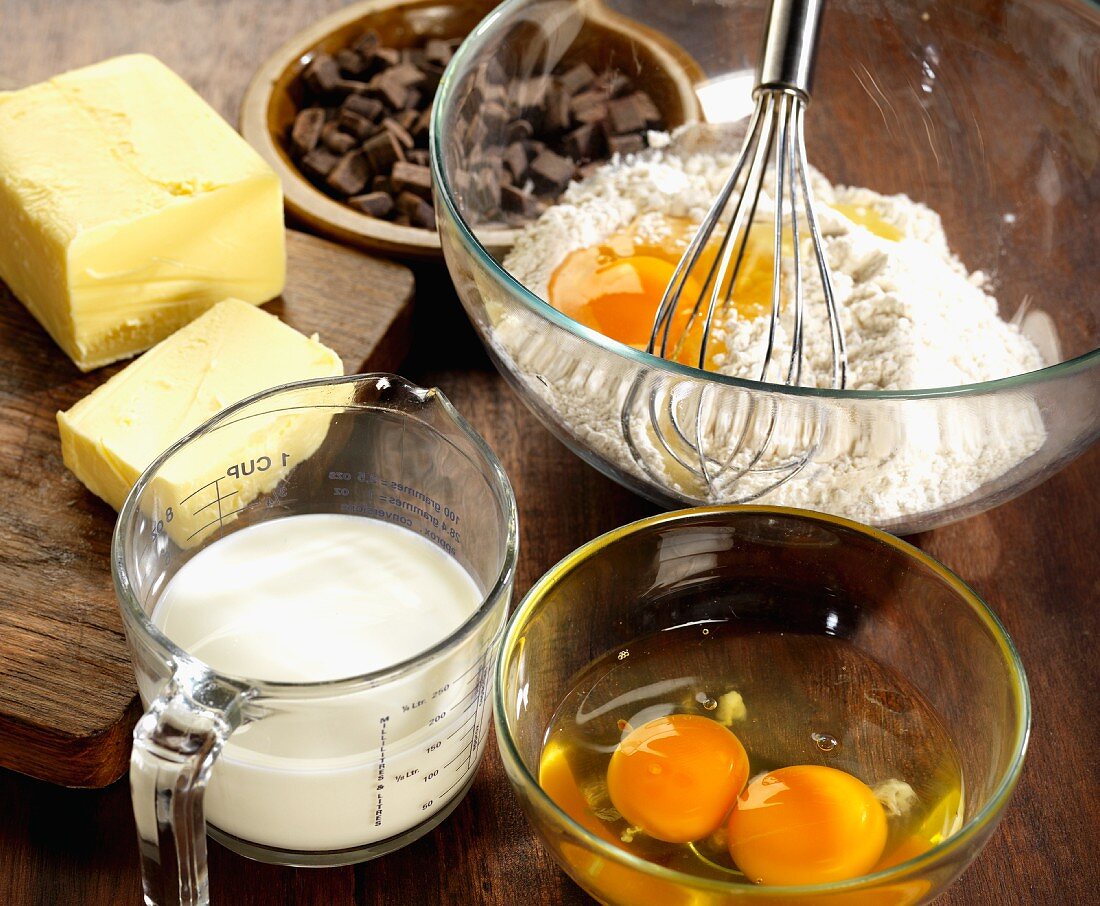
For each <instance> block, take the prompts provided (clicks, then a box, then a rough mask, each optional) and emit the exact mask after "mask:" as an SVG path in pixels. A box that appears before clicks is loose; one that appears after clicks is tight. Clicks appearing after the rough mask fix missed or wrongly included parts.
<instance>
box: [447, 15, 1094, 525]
mask: <svg viewBox="0 0 1100 906" xmlns="http://www.w3.org/2000/svg"><path fill="white" fill-rule="evenodd" d="M765 6H766V4H765V3H764V2H762V0H761V2H751V0H743V2H739V0H699V2H693V3H691V4H686V3H677V2H669V0H629V2H628V0H613V2H609V3H604V2H600V0H575V2H571V0H508V2H506V3H503V4H502V5H501V6H500V7H498V8H497V9H496V10H494V11H493V12H492V13H491V14H490V15H489V16H488V17H487V18H486V19H485V20H484V21H483V22H482V23H481V25H480V26H479V27H478V28H477V29H476V30H475V31H474V33H473V34H472V35H471V36H470V37H469V38H468V40H467V41H466V42H465V43H464V44H463V46H462V47H461V49H460V50H459V51H458V53H457V54H456V56H455V58H454V60H453V61H452V64H451V66H450V68H449V70H448V73H447V75H446V77H445V78H444V80H443V83H442V85H441V88H440V91H439V94H438V96H437V100H436V104H435V113H434V121H433V134H432V142H431V157H432V167H433V176H434V179H435V193H436V207H437V211H438V217H439V227H440V236H441V240H442V244H443V250H444V253H445V256H446V259H447V263H448V266H449V267H450V271H451V274H452V276H453V278H454V281H455V285H456V287H457V289H458V293H459V296H460V297H461V299H462V302H463V304H464V306H465V308H466V310H467V312H468V313H469V316H470V318H471V319H472V321H473V323H474V324H475V326H476V328H477V330H478V331H479V333H480V335H481V337H482V339H483V341H484V342H485V345H486V346H487V348H488V350H489V352H490V354H491V356H492V358H493V360H494V361H495V363H496V365H497V367H498V368H499V369H500V371H501V372H502V374H503V375H504V376H505V377H506V378H507V379H508V381H509V383H510V384H511V385H512V387H513V388H514V389H515V390H516V391H517V392H518V393H519V395H520V396H521V397H522V398H523V400H524V401H525V402H526V404H527V405H528V406H529V407H530V408H531V409H532V411H534V413H535V414H536V415H537V416H538V417H539V418H540V419H541V420H542V422H543V423H544V424H545V425H546V426H547V427H548V428H549V429H550V430H551V431H552V432H554V434H556V435H557V436H558V437H559V438H560V439H561V440H562V441H563V442H564V443H565V444H566V445H567V446H568V447H569V448H570V449H572V450H573V451H574V452H576V453H577V454H578V455H580V456H581V457H583V458H584V459H585V460H587V461H588V462H589V463H590V464H591V465H593V466H595V467H596V468H597V469H599V470H600V471H602V472H604V473H605V474H606V475H608V476H610V477H611V478H613V479H615V480H616V481H619V482H621V483H622V484H624V485H626V486H627V487H629V488H632V489H634V490H635V491H637V492H638V493H641V494H643V495H645V496H646V497H648V498H650V499H651V500H653V501H655V502H657V503H659V504H661V505H663V506H666V507H675V506H682V505H684V504H685V503H692V504H695V503H744V502H752V501H756V502H762V503H772V504H785V505H799V506H805V507H807V508H810V509H816V510H823V511H827V512H832V513H836V514H840V515H845V516H848V517H851V518H855V519H860V520H862V521H864V522H869V523H871V524H874V525H877V526H878V527H881V528H885V529H887V530H889V531H892V532H895V533H897V534H906V533H910V532H916V531H922V530H925V529H929V528H933V527H935V526H938V525H942V524H945V523H947V522H951V521H954V520H957V519H961V518H964V517H966V516H970V515H972V514H975V513H978V512H981V511H983V510H986V509H988V508H990V507H992V506H995V505H997V504H999V503H1001V502H1003V501H1005V500H1008V499H1009V498H1011V497H1014V496H1016V495H1017V494H1020V493H1022V492H1023V491H1025V490H1027V489H1028V488H1030V487H1032V486H1034V485H1035V484H1037V483H1038V482H1040V481H1042V480H1043V479H1044V478H1046V477H1048V476H1049V475H1051V474H1052V473H1053V472H1055V471H1056V470H1058V469H1059V468H1061V467H1062V466H1063V465H1065V464H1066V463H1067V462H1069V461H1070V460H1071V459H1073V458H1074V457H1075V456H1077V455H1078V454H1079V453H1081V452H1082V451H1083V450H1084V449H1085V448H1087V447H1088V446H1089V444H1090V443H1092V442H1093V441H1094V440H1095V439H1096V438H1097V436H1098V434H1100V406H1097V403H1096V401H1097V399H1098V398H1100V351H1098V349H1097V347H1098V346H1100V338H1098V332H1100V329H1098V324H1097V320H1098V318H1097V315H1098V311H1100V304H1098V297H1097V290H1096V287H1097V286H1098V285H1100V256H1098V255H1096V253H1095V249H1096V246H1097V235H1096V230H1095V228H1094V227H1092V226H1091V225H1092V224H1095V213H1096V204H1097V199H1098V197H1100V183H1098V180H1097V174H1098V173H1100V141H1098V139H1097V132H1096V123H1097V122H1098V121H1100V86H1098V83H1097V80H1096V72H1097V68H1098V67H1100V10H1098V8H1097V7H1096V6H1095V5H1092V4H1090V3H1087V2H1077V0H1005V2H991V0H962V2H960V0H942V2H937V0H921V2H909V0H874V2H863V0H832V2H830V3H829V4H828V7H827V9H826V12H825V15H824V20H823V30H822V38H821V44H820V48H819V51H818V59H817V73H816V83H815V88H814V97H813V101H812V103H811V104H810V108H809V112H808V114H807V146H808V148H809V158H810V163H811V164H813V165H815V166H816V167H818V168H819V169H820V170H821V171H823V173H824V174H825V175H826V176H827V177H829V179H830V180H832V181H833V182H834V183H839V184H845V185H859V186H866V187H868V188H871V189H873V190H875V191H877V192H880V193H883V194H887V195H890V194H895V193H905V194H906V195H908V196H910V197H911V198H913V199H914V200H917V201H920V202H923V203H924V204H926V205H928V206H930V207H931V208H932V209H933V210H935V211H937V212H938V213H939V214H940V215H941V217H942V219H943V223H944V227H945V231H946V234H947V237H948V240H949V242H950V244H951V247H952V250H953V251H954V252H955V253H956V254H957V255H958V256H959V257H960V258H961V260H962V261H963V263H964V264H965V265H966V267H967V269H968V270H970V271H976V270H981V271H983V272H985V273H986V274H987V275H988V276H989V278H990V279H991V281H992V286H993V287H994V293H995V295H996V297H997V299H998V301H999V304H1000V311H1001V315H1002V316H1003V317H1005V318H1008V319H1014V320H1015V321H1016V322H1018V323H1019V324H1020V325H1021V328H1022V330H1023V331H1024V333H1025V334H1027V335H1028V336H1029V337H1030V338H1031V339H1032V340H1033V341H1034V342H1035V344H1036V346H1037V347H1038V348H1039V350H1040V352H1041V353H1042V355H1043V359H1044V361H1045V362H1046V363H1047V367H1044V368H1042V369H1040V370H1036V371H1032V372H1030V373H1027V374H1021V375H1015V376H1011V377H1006V378H1003V379H1001V380H995V381H989V382H986V383H981V384H970V385H967V386H961V387H940V388H935V389H925V390H915V391H889V392H885V391H882V392H879V391H845V392H838V391H832V390H819V389H797V388H791V387H787V386H783V385H776V384H765V383H760V382H755V381H751V380H739V379H736V378H732V377H725V376H722V375H717V374H713V373H709V372H703V371H699V370H697V369H694V368H691V367H687V366H683V365H679V364H675V363H672V362H668V361H664V360H661V359H659V358H656V357H654V356H651V355H648V354H647V353H645V352H640V351H637V350H635V349H633V348H631V347H629V346H626V345H623V344H620V343H618V342H616V341H614V340H610V339H608V338H606V337H604V336H602V335H600V334H599V333H596V332H594V331H592V330H590V329H588V328H586V327H583V326H581V325H579V324H578V323H576V322H574V321H573V320H571V319H570V318H568V317H566V316H564V315H562V314H561V313H560V312H558V311H556V310H555V309H553V308H552V307H551V306H549V305H547V304H546V303H544V302H543V301H541V300H540V299H539V298H537V297H536V296H535V295H534V294H533V293H531V292H529V291H528V290H527V289H526V288H525V287H524V286H522V285H521V284H520V283H519V282H518V281H517V280H515V279H514V278H513V277H512V276H511V275H510V274H509V273H507V272H506V271H505V270H504V269H503V268H502V266H501V264H500V263H499V262H500V258H501V249H500V247H501V243H502V241H504V240H502V237H504V238H505V240H506V238H507V237H506V236H505V234H506V232H507V231H503V230H501V229H499V228H498V227H497V226H494V225H493V223H492V221H493V218H494V216H496V217H498V218H499V215H494V213H493V212H494V208H495V206H496V204H497V202H496V200H495V199H494V196H493V193H492V192H491V191H490V192H486V191H484V188H485V183H484V181H480V180H479V179H478V178H477V176H478V173H477V171H478V169H479V168H482V167H485V166H488V165H491V159H492V155H493V153H494V151H493V149H494V148H499V147H502V146H503V144H504V142H505V141H506V140H507V138H506V136H505V135H504V134H503V132H502V127H500V126H498V125H496V124H495V123H494V122H488V123H486V122H485V121H483V120H482V116H481V114H482V106H481V105H480V104H479V98H480V97H481V94H480V87H481V86H480V81H481V80H482V79H483V78H484V73H485V67H486V64H487V63H488V61H490V60H495V61H497V62H498V63H500V64H501V65H502V66H503V67H504V69H505V71H506V72H507V73H508V74H509V75H511V76H514V77H521V76H531V75H539V74H542V73H547V72H549V71H551V70H552V69H553V68H554V66H555V65H556V64H557V63H559V61H564V62H565V63H571V62H574V61H581V60H584V61H588V62H590V63H591V65H593V67H594V68H597V69H599V68H600V67H604V66H609V65H610V66H617V67H620V68H621V69H623V70H624V71H626V72H627V73H628V74H629V75H630V76H631V77H632V78H633V79H634V80H635V83H636V84H637V85H639V87H642V88H645V89H646V90H647V91H648V92H649V93H650V94H651V95H652V96H653V98H654V100H655V101H656V102H657V104H658V106H659V107H660V108H661V109H662V111H663V112H664V114H665V118H666V120H667V121H668V122H669V123H670V125H673V126H675V125H677V124H679V123H683V122H687V121H690V120H693V119H705V120H708V121H712V122H740V121H744V120H745V119H747V116H748V114H749V112H750V111H751V108H752V100H751V87H752V80H753V67H754V64H755V61H756V58H757V54H758V52H759V43H760V36H761V32H762V28H763V16H764V8H765ZM730 150H731V151H732V150H735V149H732V148H731V149H730ZM494 255H495V257H494ZM700 406H703V407H707V408H705V411H706V412H707V413H708V414H710V415H711V416H715V417H716V418H717V422H718V423H719V425H720V426H721V428H722V430H721V431H720V432H719V433H718V435H712V434H708V436H707V438H705V439H704V440H703V442H702V443H698V442H697V439H696V437H695V432H694V431H693V430H692V421H691V413H692V411H698V410H699V407H700ZM693 407H694V409H693ZM670 412H671V413H673V414H676V415H677V419H678V426H679V430H678V431H677V430H676V429H675V428H674V427H673V426H671V425H670V422H669V413H670ZM685 412H687V415H686V416H685V415H684V413H685ZM655 426H656V427H657V428H659V429H660V432H661V437H663V438H664V440H663V441H659V439H658V437H657V435H656V433H655ZM769 426H771V427H770V430H769ZM739 437H747V438H748V439H749V441H750V447H749V448H748V449H749V451H750V453H751V450H752V446H751V443H752V442H753V441H754V439H756V440H758V441H760V443H765V442H766V443H767V444H769V445H770V446H769V448H768V449H769V457H770V459H767V461H768V462H771V463H772V464H773V467H772V468H771V471H768V470H764V469H761V468H758V467H757V468H753V469H751V470H749V471H748V472H746V473H745V474H744V475H742V476H740V477H737V475H736V473H734V472H730V471H729V470H726V471H724V472H723V473H722V480H721V481H718V482H714V483H712V484H707V483H705V482H702V481H700V480H699V478H698V475H697V473H698V471H699V468H698V461H699V457H700V450H701V451H702V456H704V457H706V458H707V461H708V463H710V464H712V466H713V464H714V463H720V462H721V461H724V459H725V458H726V457H727V453H726V452H725V451H727V450H728V449H729V443H730V440H731V439H736V438H739ZM669 448H671V450H672V453H669V452H668V450H669ZM773 454H774V455H773ZM677 460H679V461H677ZM764 461H765V460H761V462H764ZM681 463H683V464H684V465H681ZM685 465H686V468H685V467H684V466H685Z"/></svg>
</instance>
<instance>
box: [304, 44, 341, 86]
mask: <svg viewBox="0 0 1100 906" xmlns="http://www.w3.org/2000/svg"><path fill="white" fill-rule="evenodd" d="M302 78H303V79H304V80H305V83H306V84H307V85H309V87H310V88H312V89H313V90H314V91H320V92H327V91H332V90H333V89H334V88H335V87H336V85H337V83H338V82H339V81H340V67H339V65H338V64H337V63H336V61H335V60H334V59H333V58H332V57H330V56H329V55H328V54H327V53H319V54H317V55H316V56H315V57H314V58H313V59H312V60H310V61H309V64H308V65H307V66H306V68H305V69H304V70H303V71H302Z"/></svg>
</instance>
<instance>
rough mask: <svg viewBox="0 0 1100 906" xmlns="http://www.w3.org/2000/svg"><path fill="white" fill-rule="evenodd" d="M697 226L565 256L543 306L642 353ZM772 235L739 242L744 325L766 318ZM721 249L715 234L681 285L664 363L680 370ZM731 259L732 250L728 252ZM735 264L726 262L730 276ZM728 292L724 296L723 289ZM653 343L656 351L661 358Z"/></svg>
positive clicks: (691, 353)
mask: <svg viewBox="0 0 1100 906" xmlns="http://www.w3.org/2000/svg"><path fill="white" fill-rule="evenodd" d="M834 208H835V210H836V211H837V212H839V213H840V214H843V215H844V216H845V217H847V218H848V219H849V220H851V221H852V222H853V223H856V224H859V225H860V226H863V227H865V228H866V229H868V230H870V231H871V232H872V233H874V234H875V235H877V236H879V237H881V238H883V239H888V240H891V241H897V240H899V239H901V238H902V232H901V231H900V230H899V229H898V228H897V227H895V226H894V225H893V224H891V223H888V222H887V221H886V220H884V219H883V218H882V217H881V216H879V215H878V214H877V213H876V212H875V211H874V209H872V208H870V207H867V206H864V205H852V204H837V205H834ZM695 229H696V224H695V223H693V222H692V221H690V220H687V219H683V218H676V217H664V218H661V219H660V221H659V223H658V224H654V223H653V222H652V220H650V221H649V222H648V224H647V226H646V228H645V229H642V228H641V227H640V226H639V224H638V223H633V224H631V225H630V226H628V227H626V228H624V229H622V230H618V231H617V232H615V233H612V234H611V235H610V236H608V237H607V238H606V239H605V240H604V241H603V242H600V243H599V244H597V245H593V246H589V247H587V248H582V249H577V250H575V251H573V252H570V253H569V254H568V255H567V256H566V257H565V259H564V260H563V261H562V263H561V264H559V265H558V267H557V268H556V269H555V270H554V272H553V274H551V276H550V282H549V285H548V287H547V293H548V300H547V301H549V302H550V304H551V305H553V306H554V308H556V309H558V311H560V312H562V313H563V314H566V315H568V316H569V317H570V318H572V319H573V320H574V321H577V322H578V323H580V324H583V325H585V327H590V328H592V329H593V330H596V331H598V332H599V333H602V334H603V335H604V336H605V337H610V338H611V339H613V340H618V341H619V342H620V343H624V344H626V345H627V346H633V347H634V348H635V349H643V350H644V349H645V348H646V347H647V346H648V344H649V340H650V336H651V334H652V331H653V322H654V319H655V318H656V316H657V310H658V309H659V308H660V305H661V300H662V298H663V297H664V293H665V287H667V286H668V283H669V281H670V280H671V279H672V276H673V273H674V272H675V270H676V265H677V264H678V263H679V261H680V257H681V255H683V253H684V250H685V249H686V248H687V246H688V244H689V243H690V241H691V238H692V236H693V235H694V232H695ZM790 243H791V239H790V236H789V235H788V236H787V238H786V241H785V243H784V254H785V255H786V254H789V253H790ZM773 245H774V234H773V233H772V231H771V229H768V228H766V227H765V225H764V224H756V223H754V225H753V227H752V229H750V230H749V235H748V240H747V242H746V243H745V252H744V257H743V259H742V261H741V265H740V267H739V269H738V272H737V282H736V284H735V285H734V286H733V291H732V293H730V304H731V305H733V306H734V307H735V308H736V309H737V312H738V314H739V315H740V316H741V317H742V318H745V319H752V318H757V317H759V316H760V315H762V314H765V313H766V312H769V311H771V305H772V277H773V269H774V261H775V257H774V254H773ZM720 247H721V232H720V231H716V235H715V237H714V238H713V239H712V240H711V242H710V243H708V244H707V246H706V248H704V250H703V252H702V254H701V256H700V259H699V261H698V262H697V263H696V264H695V266H694V267H693V268H692V273H691V275H690V276H689V277H688V279H687V281H686V282H685V284H684V287H683V290H682V291H681V293H680V298H679V300H678V302H677V305H676V310H675V312H674V314H673V317H672V323H671V325H670V328H669V331H668V338H667V343H666V346H665V353H664V355H665V358H668V359H671V360H673V361H676V362H680V363H682V364H685V365H694V366H698V364H699V348H700V345H701V343H702V338H703V320H704V317H705V315H706V306H707V304H709V301H710V290H709V288H708V291H707V293H706V297H705V298H704V300H703V304H702V306H700V313H699V314H698V315H697V316H695V317H693V316H692V312H693V309H694V308H695V304H696V301H697V300H698V299H699V298H700V295H701V294H702V293H703V290H704V286H703V282H704V280H705V279H706V276H707V274H708V273H709V272H710V268H711V266H712V265H713V263H714V261H715V258H716V257H717V255H718V252H719V250H720ZM734 254H735V255H736V249H735V250H734ZM735 260H736V259H735V258H734V259H731V262H730V268H731V270H732V267H733V264H734V262H735ZM726 289H727V290H728V289H729V284H728V282H727V285H726ZM725 297H726V292H722V293H721V294H719V298H718V304H719V305H720V306H721V305H723V304H724V299H725ZM660 343H661V340H660V337H658V340H657V344H656V349H657V352H658V353H660V351H661V346H660ZM717 345H718V344H710V345H709V346H708V351H709V352H710V356H709V357H708V360H707V362H706V363H705V364H706V367H707V368H709V369H711V370H714V368H715V365H716V363H715V361H714V358H713V356H714V354H715V353H717V352H720V351H721V350H720V349H717V348H715V349H710V346H717Z"/></svg>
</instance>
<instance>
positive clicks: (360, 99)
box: [341, 94, 386, 120]
mask: <svg viewBox="0 0 1100 906" xmlns="http://www.w3.org/2000/svg"><path fill="white" fill-rule="evenodd" d="M341 109H342V110H350V111H351V112H352V113H358V114H359V115H360V116H365V117H366V118H367V119H368V120H377V119H378V117H379V116H381V115H382V111H383V110H385V109H386V108H385V107H384V106H383V105H382V102H381V101H380V100H378V98H369V97H367V96H366V95H362V94H349V95H348V96H347V97H346V98H344V103H343V104H342V105H341Z"/></svg>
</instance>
